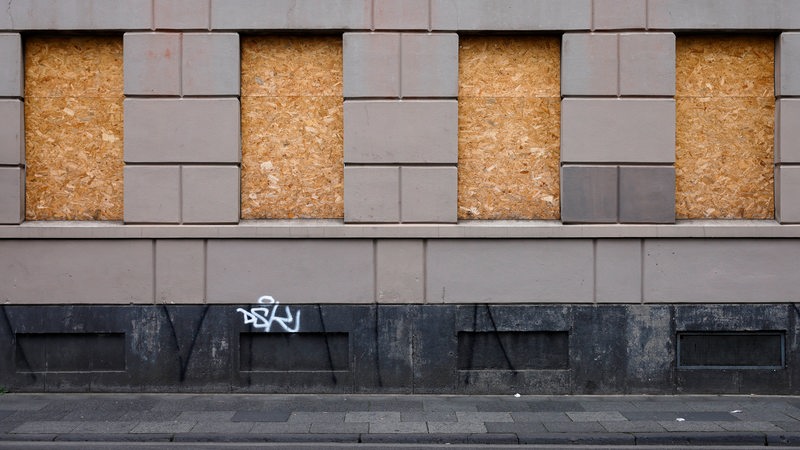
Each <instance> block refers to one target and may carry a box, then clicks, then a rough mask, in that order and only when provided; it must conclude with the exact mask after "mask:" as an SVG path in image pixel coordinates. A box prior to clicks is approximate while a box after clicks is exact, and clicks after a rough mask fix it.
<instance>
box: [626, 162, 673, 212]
mask: <svg viewBox="0 0 800 450" xmlns="http://www.w3.org/2000/svg"><path fill="white" fill-rule="evenodd" d="M619 221H620V222H623V223H675V168H674V167H672V166H651V167H646V166H640V167H626V166H622V167H620V168H619Z"/></svg>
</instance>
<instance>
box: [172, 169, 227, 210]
mask: <svg viewBox="0 0 800 450" xmlns="http://www.w3.org/2000/svg"><path fill="white" fill-rule="evenodd" d="M181 170H182V173H181V195H182V208H183V209H182V214H181V218H182V220H183V222H184V223H238V222H239V210H240V208H239V179H240V176H239V167H237V166H184V167H183V168H182V169H181Z"/></svg>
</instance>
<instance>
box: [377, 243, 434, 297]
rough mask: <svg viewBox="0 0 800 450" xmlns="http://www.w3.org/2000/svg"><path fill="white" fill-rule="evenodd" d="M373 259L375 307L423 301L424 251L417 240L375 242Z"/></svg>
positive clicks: (421, 244) (422, 245)
mask: <svg viewBox="0 0 800 450" xmlns="http://www.w3.org/2000/svg"><path fill="white" fill-rule="evenodd" d="M375 258H376V259H375V269H376V272H377V273H376V278H375V279H376V282H377V284H378V285H377V296H378V298H377V299H376V301H377V302H378V303H403V304H405V303H422V302H423V301H425V291H424V288H425V270H424V267H425V248H424V244H423V242H422V241H421V240H412V239H381V240H378V241H377V243H376V253H375Z"/></svg>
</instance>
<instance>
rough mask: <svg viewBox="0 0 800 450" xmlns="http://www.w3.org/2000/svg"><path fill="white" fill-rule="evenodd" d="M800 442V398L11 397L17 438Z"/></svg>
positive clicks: (1, 413) (12, 431)
mask: <svg viewBox="0 0 800 450" xmlns="http://www.w3.org/2000/svg"><path fill="white" fill-rule="evenodd" d="M31 441H39V442H48V441H58V442H64V441H71V442H76V441H78V442H80V441H82V442H109V443H120V442H129V443H133V442H149V443H159V442H195V443H201V442H217V443H232V442H241V443H268V442H292V443H345V444H356V443H371V444H381V443H384V444H385V443H391V444H404V443H407V444H445V443H449V444H482V445H500V444H506V445H508V444H511V445H516V444H559V445H564V444H585V445H662V446H663V445H685V444H696V445H742V444H746V445H750V446H766V445H770V446H777V445H784V446H787V445H792V446H797V445H800V397H767V396H552V397H543V396H521V397H515V396H513V395H509V396H440V395H429V396H425V395H262V394H257V395H254V394H4V395H0V447H3V446H8V445H10V444H12V443H14V442H17V443H20V442H31Z"/></svg>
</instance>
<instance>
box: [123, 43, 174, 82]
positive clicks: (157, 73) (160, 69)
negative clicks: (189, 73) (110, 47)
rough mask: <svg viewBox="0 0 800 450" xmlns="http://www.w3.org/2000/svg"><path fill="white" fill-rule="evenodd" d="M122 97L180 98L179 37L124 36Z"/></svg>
mask: <svg viewBox="0 0 800 450" xmlns="http://www.w3.org/2000/svg"><path fill="white" fill-rule="evenodd" d="M122 42H123V67H124V71H125V77H124V78H125V95H175V96H177V95H180V94H181V35H180V33H125V35H124V37H123V39H122Z"/></svg>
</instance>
